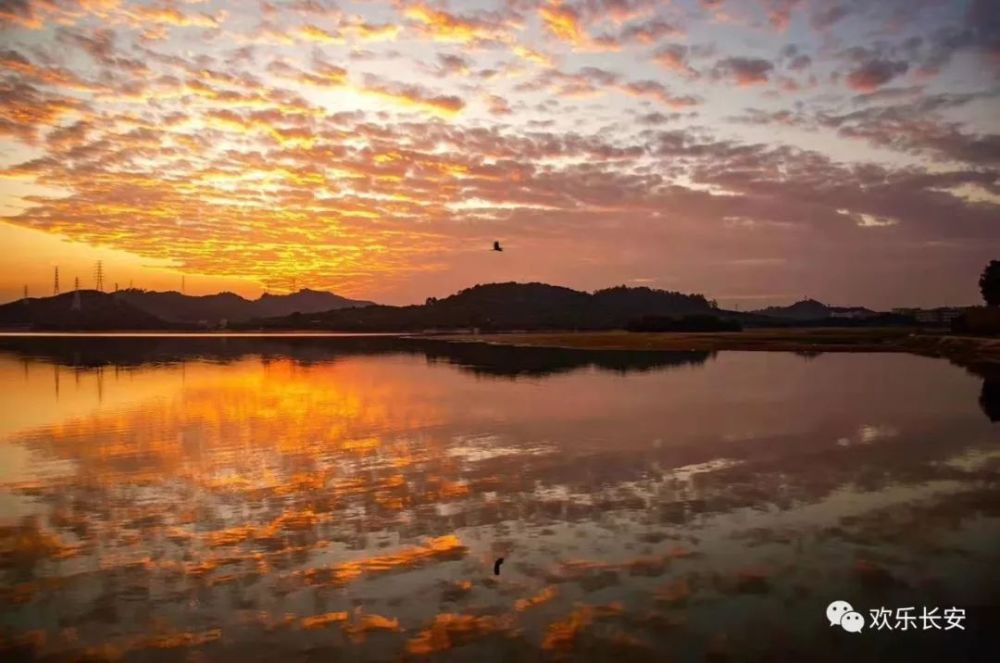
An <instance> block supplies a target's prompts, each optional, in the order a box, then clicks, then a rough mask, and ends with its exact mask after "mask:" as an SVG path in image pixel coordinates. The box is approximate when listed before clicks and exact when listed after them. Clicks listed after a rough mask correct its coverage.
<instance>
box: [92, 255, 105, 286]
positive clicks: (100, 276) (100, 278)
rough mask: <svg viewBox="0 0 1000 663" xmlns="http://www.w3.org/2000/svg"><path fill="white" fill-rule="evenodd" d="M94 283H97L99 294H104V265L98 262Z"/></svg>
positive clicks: (95, 268)
mask: <svg viewBox="0 0 1000 663" xmlns="http://www.w3.org/2000/svg"><path fill="white" fill-rule="evenodd" d="M94 281H95V282H96V289H97V290H98V291H99V292H104V264H103V263H102V262H101V261H100V260H98V261H97V265H96V266H95V267H94Z"/></svg>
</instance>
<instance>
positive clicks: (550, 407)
mask: <svg viewBox="0 0 1000 663" xmlns="http://www.w3.org/2000/svg"><path fill="white" fill-rule="evenodd" d="M0 346H2V347H3V349H4V351H2V352H0V379H2V381H3V384H4V385H9V386H10V388H8V389H6V390H5V393H4V396H3V401H2V411H3V414H4V417H3V421H2V423H0V516H2V520H0V565H2V566H0V571H2V574H3V582H2V590H0V606H2V607H0V612H2V620H0V626H2V633H3V636H2V637H3V644H2V646H3V647H4V648H6V649H7V650H8V653H9V652H14V651H17V652H20V653H22V654H24V655H27V656H33V655H40V656H54V657H57V658H61V657H70V658H72V657H80V656H88V657H94V658H100V657H104V658H116V657H119V658H120V657H125V658H142V659H145V658H150V657H156V656H162V657H164V658H165V659H173V658H176V657H177V656H178V655H179V653H183V654H184V655H187V653H195V652H198V653H201V654H203V655H204V656H205V657H206V658H208V659H210V660H220V659H222V660H226V659H230V658H232V659H236V658H239V659H247V660H267V659H271V658H276V657H279V656H280V657H285V658H288V657H290V656H291V657H296V658H310V657H317V658H320V657H322V658H324V660H326V659H329V658H330V656H331V655H334V654H338V653H339V654H340V655H341V656H342V657H343V658H349V659H358V658H368V659H386V658H389V659H395V658H399V657H415V658H417V659H422V658H433V657H445V658H447V657H463V658H464V657H476V658H484V657H485V658H487V659H497V660H507V659H512V660H537V659H539V658H551V659H560V658H574V659H579V658H588V657H589V658H591V659H594V660H599V659H603V658H608V657H610V656H615V657H625V658H634V659H641V660H647V659H648V660H664V657H666V656H668V655H671V656H675V657H676V658H678V659H682V660H684V659H688V660H691V659H693V660H702V659H704V658H705V657H706V656H709V657H717V658H718V657H728V658H732V659H736V660H742V659H758V658H762V657H764V658H768V657H770V658H776V657H780V658H784V659H795V658H800V659H801V658H808V659H810V660H815V659H819V660H838V661H839V660H843V659H844V657H845V656H851V657H854V658H862V659H864V658H871V659H876V658H879V657H883V658H884V657H885V656H887V655H892V656H895V655H901V654H907V655H911V657H912V656H915V657H916V658H915V660H920V658H921V656H923V655H925V654H928V653H940V652H941V651H945V650H948V651H949V652H950V653H951V654H954V655H955V656H960V655H961V653H962V652H968V651H969V650H970V649H971V648H974V647H975V646H977V643H978V642H979V641H978V640H977V638H976V634H977V633H979V632H978V631H976V630H975V629H976V628H982V624H983V623H985V622H982V621H976V619H977V614H979V615H980V616H982V615H987V614H989V606H991V605H995V603H996V596H997V595H998V590H1000V583H998V580H997V576H996V574H995V572H994V571H993V570H994V569H995V568H996V564H997V562H998V561H1000V559H998V557H1000V555H998V553H997V549H996V546H995V545H994V544H995V541H996V540H998V539H1000V499H998V498H1000V493H998V488H997V478H998V474H997V468H998V465H1000V453H998V451H1000V450H998V448H997V445H996V428H995V426H994V425H993V424H991V423H990V421H988V420H987V418H986V417H983V416H982V414H981V413H980V412H979V411H978V409H977V401H978V400H979V399H980V397H981V393H980V392H981V386H980V378H979V377H976V376H974V375H972V374H970V373H968V372H966V371H963V370H960V369H958V368H956V367H953V366H950V365H949V364H948V363H947V362H944V361H940V360H932V359H926V358H919V357H912V356H905V355H829V354H826V355H820V356H816V357H812V358H808V359H806V358H802V357H797V356H794V355H792V354H776V353H721V354H718V355H715V356H711V357H709V356H706V355H692V354H680V355H672V354H665V355H661V354H656V353H640V354H632V353H616V352H604V353H598V354H592V353H586V352H563V351H547V350H537V349H517V348H507V349H504V348H492V347H489V346H452V345H448V344H442V343H436V342H429V341H402V340H399V339H391V338H381V337H367V338H341V339H227V340H224V341H223V340H221V339H155V340H150V339H142V340H141V341H137V340H135V339H128V340H123V339H113V340H109V339H91V340H87V341H81V340H80V339H54V340H53V339H45V340H44V341H43V340H39V339H33V340H31V341H23V340H16V339H11V338H5V339H3V340H2V341H0ZM983 377H984V378H985V377H986V376H983ZM511 378H514V379H511ZM983 389H985V388H983ZM498 556H504V557H505V558H506V562H505V563H504V566H503V573H502V575H501V576H499V577H495V576H494V575H493V568H492V567H493V560H494V559H495V558H496V557H498ZM834 598H846V599H850V600H852V602H853V603H855V605H860V606H862V607H872V608H874V607H878V606H881V605H885V606H907V605H925V604H926V605H940V606H952V605H958V606H964V607H966V608H967V609H968V611H969V614H970V631H968V632H966V633H964V634H957V635H956V634H955V633H948V634H944V633H940V634H937V639H936V640H934V639H929V638H930V636H931V635H934V634H928V635H926V636H925V635H924V634H909V635H907V634H896V637H895V638H892V637H891V635H892V634H879V633H866V634H864V637H863V638H857V639H854V640H850V639H844V638H843V637H838V635H841V636H843V635H846V634H843V633H841V634H837V633H834V632H832V631H831V630H830V629H829V627H828V626H827V625H826V623H824V621H823V618H822V617H823V612H824V609H825V606H826V604H827V603H828V602H829V601H830V600H832V599H834ZM977 610H978V613H977ZM984 633H985V632H984ZM904 636H907V637H904ZM980 637H984V636H983V634H980ZM942 648H944V649H942ZM949 648H950V649H949Z"/></svg>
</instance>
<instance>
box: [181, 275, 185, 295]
mask: <svg viewBox="0 0 1000 663" xmlns="http://www.w3.org/2000/svg"><path fill="white" fill-rule="evenodd" d="M184 287H185V283H184V275H183V274H182V275H181V294H184Z"/></svg>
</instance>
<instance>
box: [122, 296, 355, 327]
mask: <svg viewBox="0 0 1000 663" xmlns="http://www.w3.org/2000/svg"><path fill="white" fill-rule="evenodd" d="M115 294H116V296H117V297H118V298H119V299H121V300H123V301H125V302H128V303H129V304H132V305H133V306H135V307H136V308H138V309H141V310H143V311H146V312H147V313H151V314H153V315H155V316H157V317H158V318H161V319H163V320H165V321H167V322H190V323H198V322H201V321H204V322H207V323H210V324H212V325H218V323H219V322H220V321H221V320H225V321H227V322H242V321H246V320H250V319H251V318H261V317H273V316H282V315H290V314H292V313H296V312H299V313H317V312H320V311H330V310H336V309H341V308H348V307H352V306H370V305H371V304H372V302H367V301H358V300H353V299H347V298H346V297H341V296H340V295H335V294H333V293H332V292H322V291H318V290H308V289H303V290H299V291H298V292H293V293H290V294H287V295H271V294H264V295H261V296H260V297H259V298H258V299H246V298H244V297H240V296H239V295H237V294H236V293H233V292H220V293H218V294H215V295H185V294H182V293H179V292H176V291H168V292H153V291H147V290H137V289H129V290H120V291H119V292H117V293H115Z"/></svg>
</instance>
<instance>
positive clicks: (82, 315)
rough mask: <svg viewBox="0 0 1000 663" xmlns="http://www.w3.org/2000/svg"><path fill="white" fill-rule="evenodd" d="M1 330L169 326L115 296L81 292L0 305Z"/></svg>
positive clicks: (96, 329) (91, 291)
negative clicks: (13, 328) (3, 328)
mask: <svg viewBox="0 0 1000 663" xmlns="http://www.w3.org/2000/svg"><path fill="white" fill-rule="evenodd" d="M0 327H8V328H10V327H15V328H25V329H33V330H52V331H58V330H79V331H101V330H115V329H121V330H126V329H127V330H137V329H169V328H170V325H169V324H168V323H167V322H165V321H163V320H161V319H160V318H158V317H156V316H155V315H152V314H151V313H148V312H146V311H143V310H141V309H139V308H137V307H135V306H133V305H132V304H130V303H128V302H126V301H124V300H122V299H119V298H117V297H115V296H114V295H110V294H107V293H104V292H98V291H97V290H80V291H77V292H67V293H63V294H61V295H56V296H55V297H41V298H28V299H20V300H18V301H16V302H11V303H9V304H3V305H0Z"/></svg>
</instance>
